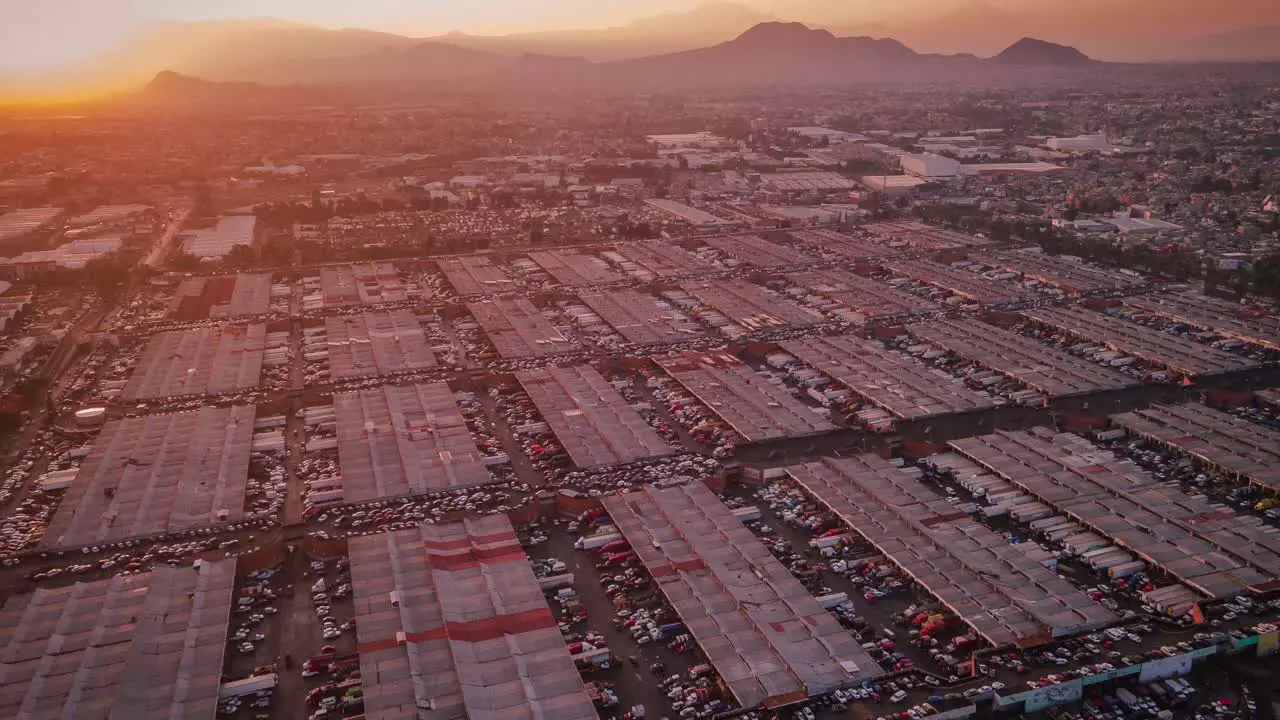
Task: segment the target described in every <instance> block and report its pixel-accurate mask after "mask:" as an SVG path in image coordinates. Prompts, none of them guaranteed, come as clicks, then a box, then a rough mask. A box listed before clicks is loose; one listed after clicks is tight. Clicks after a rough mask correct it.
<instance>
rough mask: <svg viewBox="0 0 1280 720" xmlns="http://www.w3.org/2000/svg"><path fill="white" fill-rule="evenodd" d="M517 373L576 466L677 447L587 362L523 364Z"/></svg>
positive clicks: (655, 453)
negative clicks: (535, 366) (553, 365)
mask: <svg viewBox="0 0 1280 720" xmlns="http://www.w3.org/2000/svg"><path fill="white" fill-rule="evenodd" d="M516 379H517V380H519V381H520V384H521V386H523V387H524V390H525V392H527V393H528V394H529V397H530V398H531V399H532V400H533V403H534V405H536V406H537V408H538V412H539V413H541V414H542V417H543V418H544V419H545V420H546V421H547V424H548V425H550V426H551V430H552V431H553V432H554V433H555V434H556V437H557V438H558V439H559V440H560V443H561V444H562V445H563V446H564V449H565V451H567V452H568V453H569V457H570V458H572V459H573V462H574V464H575V465H577V466H578V467H580V468H595V467H604V466H606V465H618V464H622V463H630V462H635V461H637V460H643V459H647V458H655V457H663V456H666V455H672V454H674V453H675V452H676V449H675V448H674V447H672V446H671V445H669V444H667V442H666V441H665V440H663V439H662V438H661V437H660V436H659V435H658V433H657V431H656V430H654V429H653V428H652V427H650V426H649V424H648V423H646V422H645V421H644V418H642V417H640V413H638V412H636V411H635V409H633V408H632V407H631V405H630V404H629V403H627V401H626V400H625V399H623V397H622V396H621V395H619V394H618V391H617V390H614V389H613V386H612V385H610V384H609V382H608V381H607V380H605V379H604V378H603V377H602V376H601V375H600V373H598V372H596V371H595V370H594V369H593V368H591V367H590V366H587V365H575V366H573V367H567V368H542V369H538V370H526V371H522V372H518V373H516Z"/></svg>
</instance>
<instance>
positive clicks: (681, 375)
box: [653, 353, 836, 442]
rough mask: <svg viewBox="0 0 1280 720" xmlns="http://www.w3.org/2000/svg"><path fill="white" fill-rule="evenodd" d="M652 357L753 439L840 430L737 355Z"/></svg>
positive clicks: (717, 413) (685, 386) (718, 413)
mask: <svg viewBox="0 0 1280 720" xmlns="http://www.w3.org/2000/svg"><path fill="white" fill-rule="evenodd" d="M653 360H654V361H655V362H656V363H657V364H658V365H659V366H660V367H661V368H662V369H663V370H665V371H666V372H667V374H669V375H670V376H671V377H673V378H675V380H676V381H677V382H679V383H680V384H681V385H683V386H684V388H685V389H686V390H688V391H689V392H691V393H693V395H694V396H695V397H697V398H698V400H700V401H701V402H702V403H703V404H704V405H706V406H707V407H708V408H710V410H711V412H714V413H715V414H716V415H718V416H720V418H721V419H723V420H724V421H725V422H726V423H728V424H729V425H730V426H731V427H732V428H733V429H734V430H735V431H736V432H737V433H738V434H739V435H741V436H743V437H744V438H746V440H747V441H748V442H759V441H761V440H771V439H777V438H783V437H803V436H805V435H814V434H817V433H824V432H829V431H831V430H835V429H836V426H835V425H834V424H832V423H831V421H829V420H827V419H826V418H824V417H822V416H820V415H817V414H815V413H814V412H813V411H812V409H811V408H809V407H806V406H805V405H802V404H800V402H799V401H797V400H796V399H795V398H793V397H791V395H790V394H788V393H787V391H786V390H785V389H783V388H781V387H779V386H777V385H774V384H772V383H769V382H766V381H765V380H764V379H762V378H761V377H760V376H759V375H757V374H756V373H755V372H753V371H752V370H751V368H749V367H747V366H746V365H744V364H742V362H741V361H740V360H738V359H737V358H736V357H734V356H732V355H728V354H719V355H700V354H694V353H687V354H683V355H667V356H662V357H655V358H653Z"/></svg>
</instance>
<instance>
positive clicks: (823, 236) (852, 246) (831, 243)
mask: <svg viewBox="0 0 1280 720" xmlns="http://www.w3.org/2000/svg"><path fill="white" fill-rule="evenodd" d="M788 234H789V235H791V237H793V238H795V239H796V240H798V241H799V242H802V243H805V244H806V245H812V246H815V247H817V248H819V249H821V250H825V251H826V252H832V253H836V254H837V255H840V256H842V257H845V258H847V259H849V260H865V259H867V258H874V257H886V256H889V255H896V254H897V253H898V251H896V250H894V249H892V248H890V247H889V246H888V245H882V244H880V243H877V242H874V241H871V240H865V239H863V238H859V237H854V236H853V235H846V234H844V233H840V232H836V231H834V230H821V229H816V230H790V231H788Z"/></svg>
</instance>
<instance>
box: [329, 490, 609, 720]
mask: <svg viewBox="0 0 1280 720" xmlns="http://www.w3.org/2000/svg"><path fill="white" fill-rule="evenodd" d="M349 549H350V553H351V576H352V588H353V596H354V602H355V610H356V615H355V616H356V621H357V625H356V633H357V637H358V640H359V643H360V646H359V650H360V669H361V675H362V680H363V683H364V698H365V714H366V715H367V716H369V717H374V718H402V717H403V718H415V719H417V720H463V719H464V718H465V719H466V720H476V719H477V718H484V719H492V720H506V719H507V718H512V719H513V720H514V719H517V718H546V719H547V720H551V719H553V718H555V719H559V718H564V719H565V720H594V719H595V718H596V712H595V708H594V707H593V705H592V703H591V700H590V699H589V698H588V697H587V695H586V692H585V689H584V687H583V683H582V678H581V676H580V675H579V673H578V670H577V668H576V667H575V666H574V663H573V660H572V659H571V658H570V657H569V651H568V648H567V647H566V645H565V641H564V638H563V637H562V636H561V635H560V631H559V629H558V628H557V626H556V624H555V620H554V618H553V616H552V614H551V610H550V608H549V607H548V606H547V603H546V599H545V597H544V596H543V593H542V589H541V587H540V586H539V584H538V580H537V578H536V577H534V575H533V570H532V568H530V566H529V563H528V560H527V559H526V557H525V555H524V551H523V550H522V549H521V547H520V543H519V541H518V540H517V539H516V537H515V530H514V529H513V528H512V527H511V523H510V521H509V520H507V519H506V518H505V516H500V515H491V516H487V517H485V518H480V519H471V520H466V521H464V522H462V523H454V524H448V525H423V526H420V527H418V528H415V529H411V530H403V531H399V532H394V533H388V534H385V535H368V536H364V537H359V538H352V539H351V540H350V541H349ZM392 593H394V594H395V597H396V598H397V603H396V604H393V603H392V600H391V597H392ZM401 632H403V633H404V634H405V642H403V643H399V642H397V633H401Z"/></svg>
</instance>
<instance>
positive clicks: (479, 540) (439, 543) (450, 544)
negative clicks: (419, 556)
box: [422, 530, 516, 550]
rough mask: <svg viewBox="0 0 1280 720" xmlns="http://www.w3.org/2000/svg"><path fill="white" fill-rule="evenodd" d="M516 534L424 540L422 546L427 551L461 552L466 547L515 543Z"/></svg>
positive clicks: (505, 533)
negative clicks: (505, 541)
mask: <svg viewBox="0 0 1280 720" xmlns="http://www.w3.org/2000/svg"><path fill="white" fill-rule="evenodd" d="M515 539H516V534H515V533H514V532H512V531H510V530H507V531H503V532H497V533H489V534H488V535H468V536H467V537H464V538H458V539H457V540H427V539H423V541H422V546H423V547H425V548H426V549H427V550H461V549H462V548H465V547H472V546H474V545H489V544H492V543H499V542H502V541H504V540H510V541H513V542H514V541H515Z"/></svg>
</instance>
